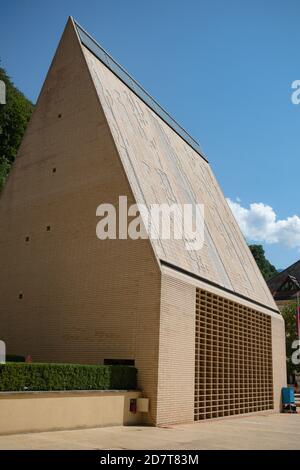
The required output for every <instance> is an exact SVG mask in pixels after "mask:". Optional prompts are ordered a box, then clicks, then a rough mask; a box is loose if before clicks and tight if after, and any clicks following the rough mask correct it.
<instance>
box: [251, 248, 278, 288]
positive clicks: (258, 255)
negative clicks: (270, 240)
mask: <svg viewBox="0 0 300 470" xmlns="http://www.w3.org/2000/svg"><path fill="white" fill-rule="evenodd" d="M249 248H250V250H251V253H252V255H253V256H254V259H255V261H256V263H257V266H258V267H259V269H260V272H261V273H262V275H263V277H264V278H265V280H268V279H270V278H271V277H272V276H274V275H275V274H277V273H278V271H277V269H276V268H275V266H273V265H272V264H271V263H270V261H268V260H267V258H266V257H265V250H264V248H263V246H262V245H249Z"/></svg>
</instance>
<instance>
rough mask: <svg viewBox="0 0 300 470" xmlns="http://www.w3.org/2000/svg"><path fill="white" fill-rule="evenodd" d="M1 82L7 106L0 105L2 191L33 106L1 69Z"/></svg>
mask: <svg viewBox="0 0 300 470" xmlns="http://www.w3.org/2000/svg"><path fill="white" fill-rule="evenodd" d="M0 80H3V81H4V83H5V85H6V104H1V105H0V191H1V189H2V187H3V184H4V181H5V178H6V176H7V175H8V172H9V169H10V166H11V164H12V163H13V161H14V159H15V157H16V155H17V152H18V149H19V146H20V143H21V140H22V137H23V135H24V132H25V129H26V126H27V124H28V121H29V119H30V116H31V113H32V110H33V104H32V103H31V102H30V101H29V100H28V99H27V98H26V97H25V96H24V95H23V93H21V92H20V91H19V90H18V89H17V88H16V87H15V86H14V84H13V83H12V81H11V79H10V78H9V76H8V75H7V73H6V71H5V70H4V69H3V68H1V67H0Z"/></svg>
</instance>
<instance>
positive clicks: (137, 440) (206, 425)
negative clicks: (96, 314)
mask: <svg viewBox="0 0 300 470" xmlns="http://www.w3.org/2000/svg"><path fill="white" fill-rule="evenodd" d="M0 449H123V450H124V449H197V450H201V449H212V450H213V449H298V450H299V449H300V414H298V415H284V414H281V415H280V414H274V415H266V416H262V415H260V416H249V417H241V418H234V419H224V420H214V421H207V422H201V423H195V424H186V425H178V426H170V427H167V428H154V427H140V426H132V427H121V426H116V427H108V428H97V429H85V430H76V431H54V432H44V433H34V434H17V435H13V436H0Z"/></svg>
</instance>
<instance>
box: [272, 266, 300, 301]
mask: <svg viewBox="0 0 300 470" xmlns="http://www.w3.org/2000/svg"><path fill="white" fill-rule="evenodd" d="M288 277H290V278H292V279H293V278H294V279H295V281H296V282H297V283H298V284H300V260H299V261H296V263H294V264H292V265H291V266H289V267H288V268H286V269H285V270H284V271H281V273H278V274H276V275H275V276H273V277H271V279H269V280H268V281H267V284H268V286H269V289H270V291H271V292H272V294H273V295H275V294H276V292H278V291H279V289H280V288H281V286H282V285H283V284H284V283H285V281H286V280H287V278H288Z"/></svg>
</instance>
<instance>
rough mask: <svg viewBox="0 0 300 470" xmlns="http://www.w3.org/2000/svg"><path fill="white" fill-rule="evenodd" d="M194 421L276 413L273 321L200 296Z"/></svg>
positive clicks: (214, 297)
mask: <svg viewBox="0 0 300 470" xmlns="http://www.w3.org/2000/svg"><path fill="white" fill-rule="evenodd" d="M195 357H196V360H195V410H194V412H195V414H194V418H195V421H198V420H203V419H210V418H218V417H223V416H229V415H238V414H243V413H249V412H258V411H264V410H271V409H273V407H274V403H273V377H272V336H271V317H269V316H268V315H265V314H263V313H261V312H258V311H256V310H253V309H251V308H248V307H245V306H243V305H240V304H238V303H236V302H232V301H230V300H228V299H226V298H223V297H220V296H218V295H214V294H211V293H209V292H206V291H204V290H202V289H197V290H196V349H195Z"/></svg>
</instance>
